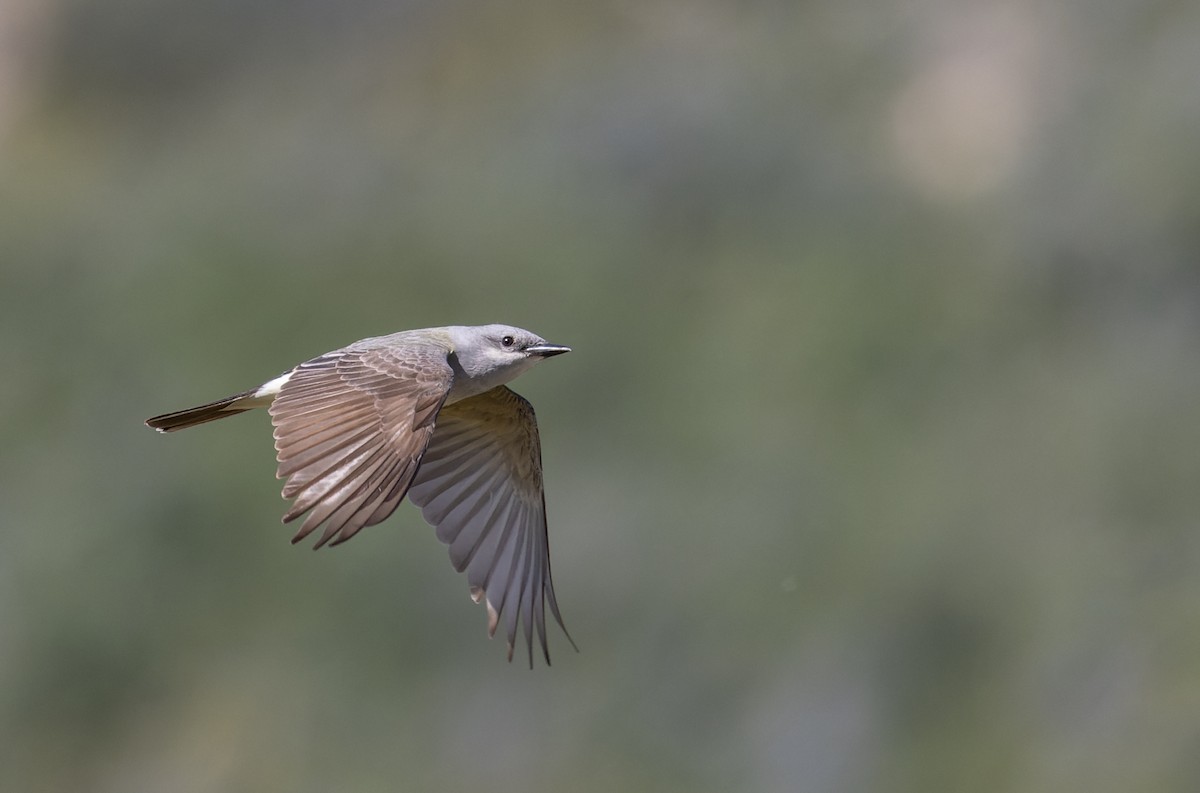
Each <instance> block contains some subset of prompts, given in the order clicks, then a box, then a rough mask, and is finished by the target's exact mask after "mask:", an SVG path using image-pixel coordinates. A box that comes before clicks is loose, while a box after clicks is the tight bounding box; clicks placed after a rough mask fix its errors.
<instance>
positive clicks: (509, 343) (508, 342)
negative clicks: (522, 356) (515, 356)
mask: <svg viewBox="0 0 1200 793" xmlns="http://www.w3.org/2000/svg"><path fill="white" fill-rule="evenodd" d="M513 341H515V339H513V337H512V336H505V337H504V338H502V339H501V340H500V343H501V344H503V345H504V346H505V347H511V346H513Z"/></svg>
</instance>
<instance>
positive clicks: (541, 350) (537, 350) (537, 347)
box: [525, 344, 571, 358]
mask: <svg viewBox="0 0 1200 793" xmlns="http://www.w3.org/2000/svg"><path fill="white" fill-rule="evenodd" d="M570 351H571V348H570V347H564V346H562V345H561V344H531V345H529V346H528V347H526V348H525V352H527V353H529V354H530V355H540V356H541V357H543V358H549V357H550V356H551V355H562V354H563V353H564V352H570Z"/></svg>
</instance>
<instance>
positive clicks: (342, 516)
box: [270, 334, 454, 548]
mask: <svg viewBox="0 0 1200 793" xmlns="http://www.w3.org/2000/svg"><path fill="white" fill-rule="evenodd" d="M449 352H450V350H449V346H448V344H447V343H444V342H441V341H438V340H436V339H430V338H425V337H417V336H414V335H411V334H407V335H405V337H404V338H397V337H396V336H393V337H384V338H381V339H367V340H364V341H362V342H359V343H357V344H353V345H351V346H349V347H347V348H345V349H343V350H339V351H337V352H334V353H330V354H328V355H323V356H321V357H319V358H314V359H313V360H311V361H308V362H306V363H303V364H301V365H300V366H298V367H296V369H295V370H294V371H293V373H292V375H291V376H290V377H289V378H288V379H287V381H286V382H285V383H284V384H283V386H282V388H281V389H280V392H279V395H278V396H277V397H276V398H275V400H274V401H273V402H272V403H271V407H270V413H271V418H272V421H273V423H274V427H275V431H274V435H275V449H276V451H277V452H278V455H277V459H278V461H279V467H278V470H277V475H278V476H279V478H281V479H286V482H285V483H284V488H283V495H284V498H289V499H295V500H294V501H293V503H292V505H291V507H290V508H289V509H288V511H287V512H286V513H284V518H283V519H284V522H285V523H288V522H291V521H293V520H295V519H297V518H299V517H300V516H302V515H305V513H307V516H306V517H305V519H304V522H303V523H302V524H301V526H300V529H299V530H298V531H297V533H296V535H295V537H294V538H293V542H298V541H299V540H301V539H303V538H304V537H306V536H308V535H309V534H311V533H312V532H313V531H315V530H316V529H317V528H318V527H320V526H322V525H323V526H324V528H323V530H322V532H321V534H320V537H319V539H318V540H317V542H316V547H318V548H319V547H321V546H323V545H325V544H326V543H328V542H330V541H331V540H332V541H333V544H337V543H340V542H345V541H346V540H348V539H349V538H350V537H353V536H354V535H355V534H356V533H357V532H358V531H359V530H360V529H361V528H363V527H364V526H371V525H374V524H376V523H379V522H380V521H382V520H384V519H386V518H387V517H388V516H389V515H391V514H392V512H393V511H395V509H396V507H397V506H398V505H399V503H400V501H401V500H403V498H404V495H405V493H406V492H407V490H408V488H409V485H410V484H411V482H412V478H413V476H414V474H415V473H416V471H417V469H418V467H419V463H420V460H421V456H422V455H423V454H424V453H425V449H426V446H427V445H428V443H429V438H430V436H431V435H432V434H433V429H434V421H433V419H434V417H435V416H436V414H437V411H438V409H439V408H440V407H441V405H442V403H443V402H444V401H445V399H446V395H447V394H448V393H449V391H450V387H451V385H453V381H454V372H453V369H452V368H451V366H450V364H449V362H448V360H447V356H448V355H449Z"/></svg>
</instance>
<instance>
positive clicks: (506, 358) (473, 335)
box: [446, 325, 571, 393]
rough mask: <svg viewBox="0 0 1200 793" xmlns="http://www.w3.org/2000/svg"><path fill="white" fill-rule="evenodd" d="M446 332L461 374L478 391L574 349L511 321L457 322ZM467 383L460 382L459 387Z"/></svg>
mask: <svg viewBox="0 0 1200 793" xmlns="http://www.w3.org/2000/svg"><path fill="white" fill-rule="evenodd" d="M446 332H447V333H449V334H450V340H451V342H452V343H453V344H454V355H455V357H456V358H457V359H458V367H456V368H459V369H461V374H460V377H463V378H464V379H466V380H467V381H470V382H471V386H470V390H471V391H473V392H474V393H482V392H483V391H486V390H488V389H491V388H495V387H496V386H498V385H503V384H504V383H507V382H509V381H510V380H512V379H513V378H515V377H517V376H518V375H520V374H521V373H522V372H524V371H526V370H527V369H529V368H530V367H532V366H533V365H534V364H536V363H538V362H540V361H542V360H544V359H546V358H549V357H551V356H552V355H560V354H562V353H564V352H570V351H571V348H570V347H564V346H562V345H559V344H551V343H550V342H548V341H546V340H545V339H543V338H542V337H541V336H539V335H537V334H536V333H530V332H529V331H527V330H522V329H521V328H514V327H513V326H511V325H470V326H464V325H454V326H451V327H448V328H446ZM465 385H466V383H461V382H456V383H455V390H456V391H458V390H459V387H460V386H465Z"/></svg>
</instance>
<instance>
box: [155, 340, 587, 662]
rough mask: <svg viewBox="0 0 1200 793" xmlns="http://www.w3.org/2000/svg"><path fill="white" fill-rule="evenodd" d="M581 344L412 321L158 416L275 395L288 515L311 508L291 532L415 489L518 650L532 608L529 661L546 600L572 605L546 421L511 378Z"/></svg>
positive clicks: (237, 406)
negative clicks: (558, 570)
mask: <svg viewBox="0 0 1200 793" xmlns="http://www.w3.org/2000/svg"><path fill="white" fill-rule="evenodd" d="M569 350H570V348H568V347H562V346H558V345H553V344H549V343H547V342H546V341H545V340H544V339H542V338H541V337H539V336H537V335H535V334H533V333H530V332H529V331H526V330H521V329H520V328H514V327H510V326H507V325H482V326H449V327H444V328H425V329H422V330H408V331H401V332H399V333H393V334H391V335H390V336H380V337H375V338H369V339H363V340H362V341H358V342H355V343H353V344H351V345H348V346H346V347H343V348H342V349H340V350H335V351H333V352H330V353H327V354H325V355H321V356H318V357H316V358H313V359H312V360H309V361H306V362H304V363H302V364H300V365H299V366H296V367H295V368H294V369H292V370H291V371H289V372H285V373H284V374H282V375H280V376H279V377H276V378H275V379H273V380H269V381H267V382H266V383H263V384H262V385H261V386H258V387H257V388H252V389H249V390H247V391H243V392H241V393H239V394H234V395H233V396H230V397H226V398H225V399H222V400H218V401H216V402H212V403H209V404H206V405H200V406H199V407H194V408H189V409H187V410H181V411H177V412H175V413H167V414H164V415H162V416H155V417H154V418H151V419H148V420H147V421H146V424H147V425H148V426H150V427H153V428H154V429H157V430H158V431H160V432H170V431H173V430H178V429H183V428H185V427H191V426H194V425H196V424H202V423H205V422H208V421H214V420H216V419H219V418H224V417H226V416H230V415H234V414H236V413H242V412H244V411H247V410H253V409H255V408H261V407H266V408H267V409H268V410H269V412H270V414H271V418H272V423H273V424H274V428H275V430H274V435H275V448H276V450H277V452H278V460H279V468H278V472H277V473H278V476H279V478H281V479H284V478H286V480H287V482H286V484H285V485H284V488H283V496H284V497H285V498H290V499H294V501H293V503H292V505H291V508H290V509H288V511H287V512H286V513H285V514H284V517H283V520H284V522H285V523H286V522H290V521H292V520H294V519H296V518H299V517H300V516H302V515H305V514H306V513H307V517H306V518H305V520H304V523H303V524H302V525H301V527H300V530H299V531H298V532H297V533H296V536H295V537H294V538H293V542H298V541H299V540H301V539H303V538H304V537H306V536H307V535H308V534H309V533H311V532H312V531H314V530H315V529H316V528H317V527H318V526H321V525H322V524H324V529H323V530H322V533H321V536H320V538H319V539H318V540H317V543H316V547H318V548H319V547H321V546H322V545H325V544H326V543H327V542H329V543H330V544H332V545H336V544H338V543H341V542H345V541H346V540H348V539H350V537H353V536H354V535H355V534H356V533H357V532H358V531H359V529H361V528H363V527H364V526H372V525H374V524H376V523H379V522H380V521H382V520H384V519H385V518H387V517H388V516H389V515H391V513H392V512H393V511H394V510H395V509H396V507H397V506H398V505H399V503H400V501H401V500H402V499H403V498H404V496H405V495H406V494H407V495H408V497H409V500H410V501H412V502H413V503H414V504H416V505H417V506H419V507H421V509H422V512H423V514H424V516H425V519H426V520H427V521H428V522H429V523H430V524H431V525H433V526H434V527H435V528H436V530H437V535H438V538H439V539H440V540H442V541H443V542H445V543H446V544H448V545H449V546H450V558H451V562H452V563H453V564H454V567H455V569H457V570H459V571H460V572H461V571H466V573H467V579H468V584H469V585H470V588H471V596H472V598H474V599H475V601H476V602H480V601H483V602H485V603H486V604H487V609H488V630H489V633H492V634H494V632H495V630H496V627H497V625H498V624H499V620H500V617H501V615H502V614H504V616H505V617H506V619H505V623H506V625H505V627H506V633H507V635H508V654H509V658H510V659H511V658H512V652H513V645H514V643H515V641H516V637H517V625H518V617H520V618H521V620H522V621H523V623H524V634H525V639H526V644H527V646H528V647H529V648H530V654H531V657H530V661H531V663H532V642H533V629H534V627H536V628H537V633H538V638H539V641H540V643H541V646H542V651H543V655H545V657H546V660H547V662H549V660H550V659H549V652H548V650H547V646H546V630H545V608H546V606H547V605H548V606H549V607H550V611H551V613H552V614H553V615H554V617H555V619H556V620H557V621H558V623H559V625H560V626H561V625H562V617H561V616H560V614H559V610H558V605H557V603H556V601H555V597H554V586H553V583H552V581H551V579H550V559H549V551H548V547H547V542H548V541H547V537H546V513H545V500H544V497H543V494H542V469H541V450H540V443H539V441H538V433H537V422H536V420H535V419H534V414H533V408H532V407H530V405H529V403H528V402H526V401H525V400H524V399H523V398H521V397H520V396H518V395H517V394H515V393H513V392H512V391H511V390H509V389H508V388H507V387H505V385H504V384H505V383H508V382H510V381H511V380H513V379H514V378H515V377H517V376H519V375H520V374H522V373H523V372H525V371H526V370H528V369H529V368H530V367H532V366H534V365H535V364H536V363H538V362H539V361H541V360H543V359H544V358H547V357H549V356H552V355H557V354H560V353H564V352H568V351H569ZM331 541H332V542H331ZM506 610H507V613H505V612H506ZM564 631H565V627H564ZM569 639H570V637H569V636H568V640H569Z"/></svg>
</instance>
